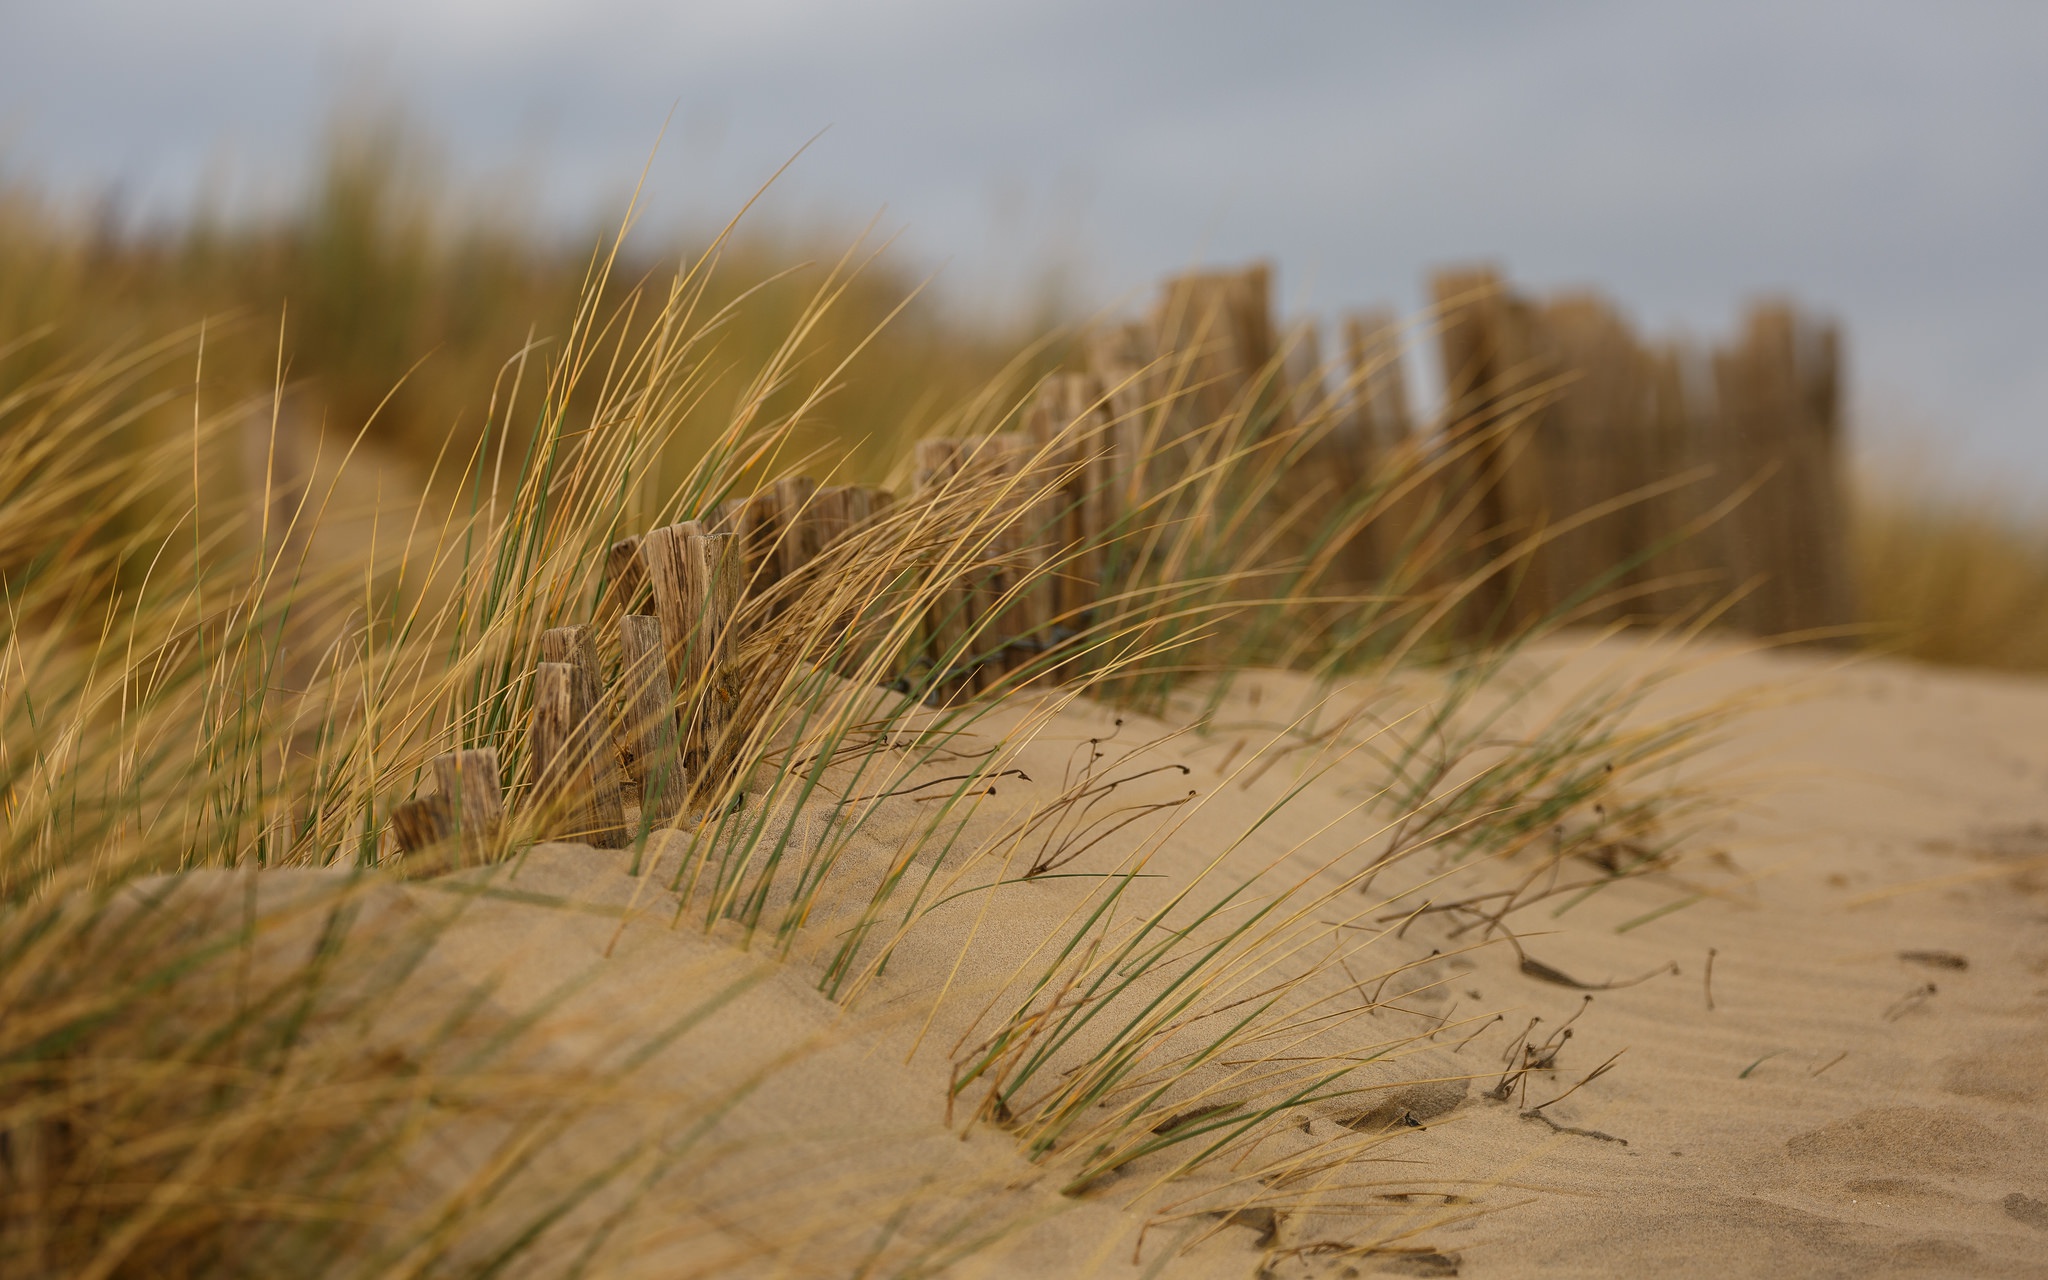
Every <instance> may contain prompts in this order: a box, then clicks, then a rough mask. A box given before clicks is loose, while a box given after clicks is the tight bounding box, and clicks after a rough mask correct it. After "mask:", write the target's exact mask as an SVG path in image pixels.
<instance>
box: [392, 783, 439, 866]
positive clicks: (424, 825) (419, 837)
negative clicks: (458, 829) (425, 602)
mask: <svg viewBox="0 0 2048 1280" xmlns="http://www.w3.org/2000/svg"><path fill="white" fill-rule="evenodd" d="M391 832H392V834H393V835H395V836H397V837H398V847H399V849H400V850H401V851H403V852H404V853H406V854H409V855H418V854H422V853H425V852H426V851H427V850H429V849H432V848H433V847H434V846H435V845H438V844H440V843H441V842H442V841H444V840H447V839H449V838H451V837H452V836H454V834H455V804H454V801H453V800H452V799H451V798H450V797H448V796H445V795H428V796H421V797H419V798H418V799H416V800H407V801H405V802H404V803H403V804H400V805H398V806H396V807H394V808H393V809H392V810H391Z"/></svg>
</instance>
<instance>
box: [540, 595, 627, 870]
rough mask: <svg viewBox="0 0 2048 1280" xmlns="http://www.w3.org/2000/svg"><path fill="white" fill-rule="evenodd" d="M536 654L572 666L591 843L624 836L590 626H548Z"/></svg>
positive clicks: (615, 762) (602, 688) (601, 675)
mask: <svg viewBox="0 0 2048 1280" xmlns="http://www.w3.org/2000/svg"><path fill="white" fill-rule="evenodd" d="M540 652H541V658H542V660H543V661H546V662H561V663H567V664H568V665H569V666H571V667H574V668H575V670H576V703H575V712H576V717H577V723H578V724H579V725H580V726H581V727H580V729H579V732H580V733H581V734H582V735H583V737H584V738H585V739H587V745H586V746H585V748H584V750H585V752H586V754H587V756H588V759H589V761H590V788H591V806H592V808H591V812H592V815H593V816H594V818H595V819H596V823H597V825H596V827H595V828H594V829H593V830H594V834H593V836H592V838H591V841H590V843H592V844H594V845H597V846H599V847H600V848H608V849H612V848H618V847H619V846H618V845H615V844H611V843H609V841H610V840H611V839H612V838H613V836H612V834H611V833H614V832H616V833H617V838H618V839H620V840H623V839H624V838H625V832H626V808H625V803H624V801H623V799H622V798H621V796H620V794H619V760H618V755H617V753H616V751H615V750H614V746H613V739H614V724H613V721H612V715H611V707H610V705H609V699H607V698H606V697H605V684H604V673H603V670H602V669H601V668H600V667H599V666H598V663H597V645H596V644H595V642H593V641H592V640H591V637H590V628H589V627H581V626H578V627H551V628H549V629H548V630H546V631H543V632H542V633H541V637H540Z"/></svg>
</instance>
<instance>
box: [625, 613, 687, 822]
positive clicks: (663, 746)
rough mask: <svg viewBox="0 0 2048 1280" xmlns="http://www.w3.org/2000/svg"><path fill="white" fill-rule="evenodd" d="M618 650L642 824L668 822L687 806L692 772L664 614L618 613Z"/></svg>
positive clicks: (626, 728) (626, 736)
mask: <svg viewBox="0 0 2048 1280" xmlns="http://www.w3.org/2000/svg"><path fill="white" fill-rule="evenodd" d="M619 655H620V664H619V666H620V669H619V688H620V693H621V695H622V701H623V703H624V705H625V716H624V723H623V729H624V736H625V738H626V740H627V741H628V742H630V743H631V744H632V748H633V761H634V764H635V766H636V769H635V772H636V774H637V780H638V782H639V784H640V825H641V826H642V827H645V828H653V827H658V826H663V825H665V824H667V823H668V822H670V821H671V820H672V819H674V817H675V816H676V814H677V813H679V812H680V811H681V810H682V804H683V793H684V790H685V784H686V782H687V776H686V775H685V774H684V772H683V761H682V754H681V752H680V751H679V750H678V749H677V746H676V699H675V687H674V686H673V685H672V684H670V683H669V678H668V663H667V659H666V654H665V652H664V646H663V644H662V637H661V620H660V619H659V618H654V617H649V616H648V615H646V614H640V613H629V614H627V615H626V616H625V617H623V618H621V619H619Z"/></svg>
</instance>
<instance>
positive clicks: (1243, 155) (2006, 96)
mask: <svg viewBox="0 0 2048 1280" xmlns="http://www.w3.org/2000/svg"><path fill="white" fill-rule="evenodd" d="M366 81H367V82H370V83H371V84H372V85H373V86H374V87H376V88H378V89H380V90H382V91H385V92H387V93H396V94H397V95H398V96H400V97H402V98H403V99H404V100H405V101H406V102H407V103H409V104H410V105H411V107H412V108H413V109H414V111H415V114H416V115H418V116H419V117H420V118H421V120H422V121H423V122H424V123H425V124H426V125H427V126H428V128H429V129H430V130H431V131H432V132H433V133H434V134H436V135H437V136H438V137H439V138H440V139H441V140H442V141H443V142H444V143H445V144H446V145H447V148H448V150H449V151H450V152H451V153H452V154H453V155H454V157H455V158H456V159H457V160H458V162H460V163H461V164H464V165H466V166H472V167H474V168H475V169H476V170H478V171H481V170H484V169H490V168H504V167H507V166H513V165H519V166H524V167H525V168H526V170H527V171H528V172H530V173H533V174H536V175H538V176H539V178H540V182H539V184H538V186H537V188H536V200H537V203H538V205H539V206H540V207H539V208H538V209H537V213H539V214H540V215H541V216H544V217H548V218H551V219H553V220H556V221H558V222H576V223H578V224H579V225H580V220H581V219H583V218H587V217H589V216H591V215H592V214H593V213H594V212H595V211H596V210H598V209H600V208H609V207H613V206H615V205H616V203H617V202H618V201H619V200H620V199H621V197H622V195H623V193H624V192H625V191H626V190H627V189H628V188H629V187H630V185H631V183H632V181H633V180H634V178H635V177H636V176H637V175H638V173H639V170H640V166H641V163H642V161H643V160H644V159H645V157H646V155H647V152H648V149H649V147H650V146H651V144H652V143H653V141H654V139H655V136H656V133H657V132H658V130H659V129H660V127H661V124H662V121H663V119H664V118H665V117H667V116H668V114H669V111H670V108H671V106H674V107H675V109H676V114H675V123H674V125H673V126H672V128H671V131H670V134H669V138H668V141H667V142H666V143H665V144H664V147H663V150H662V153H661V155H660V157H659V159H658V161H657V172H656V177H655V183H654V190H655V195H656V204H655V209H656V212H657V214H658V215H661V216H668V217H688V218H694V219H707V218H710V217H712V216H714V215H719V216H722V215H724V214H726V213H729V212H731V211H733V210H734V209H735V208H737V206H738V205H739V203H741V202H742V201H743V200H744V199H745V198H746V196H747V195H748V194H750V193H751V191H752V190H753V188H754V187H755V186H756V185H757V184H758V183H759V182H760V181H761V180H762V179H763V178H765V177H766V176H767V175H768V174H769V173H771V172H773V170H774V169H775V168H776V167H777V166H778V165H780V164H781V162H782V161H783V160H784V159H786V158H787V157H788V156H789V155H790V154H791V153H792V152H793V151H795V150H796V149H797V148H798V147H799V146H801V145H802V144H803V143H804V142H805V141H806V140H807V139H809V138H810V137H812V136H813V135H814V134H817V133H818V132H819V131H820V130H826V132H825V134H824V136H823V137H822V138H820V139H819V140H818V142H817V143H816V144H815V145H814V146H813V147H812V148H811V150H810V151H809V152H808V153H807V154H805V155H804V156H803V157H802V159H800V160H799V161H798V162H797V165H796V167H795V169H794V170H793V172H792V174H791V175H790V177H789V178H788V179H787V180H786V181H785V182H784V183H783V184H781V185H779V186H778V188H777V189H776V191H775V192H774V193H773V194H772V195H771V198H770V201H769V208H768V214H769V216H770V218H771V219H772V220H775V221H779V222H796V223H807V222H810V221H812V220H814V219H837V220H842V221H852V222H855V223H858V222H862V221H865V220H866V219H867V218H868V217H869V216H871V215H873V214H875V213H876V212H877V211H880V212H881V213H882V225H883V226H884V227H885V228H887V229H889V230H892V231H896V230H900V231H901V233H902V239H901V241H900V245H901V248H902V251H903V252H904V253H905V254H906V255H907V256H908V257H909V258H910V259H911V260H913V261H915V262H919V263H929V264H932V265H942V266H943V271H942V274H941V277H940V278H941V281H942V283H943V284H944V285H945V286H947V287H949V288H950V289H952V290H953V292H954V293H955V295H956V296H960V297H985V296H988V295H989V294H990V293H991V291H995V290H999V289H1002V288H1007V287H1012V286H1014V285H1015V283H1016V282H1017V281H1018V280H1020V279H1025V278H1029V277H1031V276H1032V275H1034V274H1035V273H1037V272H1038V271H1040V270H1041V269H1042V268H1043V267H1044V266H1045V265H1046V264H1047V263H1048V262H1054V261H1056V262H1058V263H1060V264H1063V265H1067V266H1070V267H1073V268H1075V269H1076V272H1077V274H1076V281H1075V282H1076V286H1077V287H1078V288H1079V289H1080V291H1081V292H1082V293H1083V294H1084V296H1086V297H1089V298H1092V299H1100V300H1107V299H1110V298H1114V297H1116V296H1119V295H1123V294H1126V293H1129V292H1132V291H1134V290H1138V289H1140V288H1142V287H1143V286H1145V285H1146V284H1148V283H1149V282H1150V281H1151V279H1152V278H1153V277H1155V276H1157V275H1158V274H1160V273H1162V272H1164V271H1168V270H1171V269H1174V268H1177V267H1180V266H1183V265H1186V264H1188V263H1190V262H1193V261H1196V260H1210V261H1232V260H1236V259H1240V258H1244V257H1248V256H1252V255H1260V254H1264V255H1271V256H1272V257H1274V258H1275V259H1277V261H1278V262H1279V264H1280V270H1281V278H1282V283H1283V287H1284V289H1285V291H1286V296H1287V299H1288V301H1289V303H1290V305H1293V306H1297V307H1304V308H1311V309H1316V310H1323V311H1327V310H1332V309H1335V308H1338V307H1342V306H1347V305H1353V304H1359V303H1369V302H1374V301H1382V300H1385V301H1392V302H1395V303H1398V304H1401V305H1404V306H1412V305H1414V304H1416V303H1417V302H1418V301H1419V299H1420V295H1421V281H1422V278H1423V275H1424V273H1425V272H1426V270H1427V269H1428V268H1429V267H1430V266H1431V265H1433V264H1438V263H1444V262H1451V261H1458V260H1468V259H1472V258H1476V257H1484V258H1490V259H1494V260H1497V261H1499V262H1501V263H1503V264H1504V265H1505V266H1506V267H1507V268H1508V269H1509V270H1510V272H1511V273H1512V274H1513V275H1514V276H1515V277H1516V278H1517V279H1519V280H1522V281H1525V282H1527V283H1529V284H1532V285H1535V286H1539V287H1551V286H1558V285H1566V284H1579V283H1591V284H1595V285H1597V286H1599V287H1600V288H1602V289H1604V290H1605V291H1607V292H1608V293H1610V294H1611V295H1613V296H1614V297H1616V298H1618V299H1619V300H1620V301H1621V302H1622V303H1623V305H1624V306H1625V307H1627V308H1628V309H1629V310H1630V311H1632V312H1633V313H1634V314H1635V315H1636V316H1637V317H1638V318H1639V319H1640V320H1642V321H1643V322H1645V323H1647V324H1650V325H1654V326H1660V327H1683V328H1686V329H1689V330H1692V331H1695V332H1702V333H1719V332H1722V331H1725V330H1726V329H1727V328H1728V327H1729V325H1730V324H1731V323H1732V320H1733V317H1734V315H1735V313H1736V311H1737V310H1738V308H1739V306H1740V304H1741V302H1742V301H1743V299H1745V298H1746V297H1748V296H1751V295H1753V294H1756V293H1758V292H1765V291H1787V292H1790V293H1792V294H1794V295H1795V296H1797V297H1799V298H1800V299H1802V300H1804V301H1805V302H1807V303H1808V304H1810V305H1812V306H1814V307H1816V308H1820V309H1824V310H1827V311H1831V312H1833V313H1834V314H1837V315H1839V316H1840V317H1842V318H1843V319H1844V320H1845V322H1846V323H1847V325H1848V329H1849V334H1850V338H1851V352H1852V359H1853V361H1854V368H1853V373H1854V379H1855V388H1856V399H1857V408H1858V414H1859V419H1860V421H1861V423H1862V424H1863V425H1864V426H1865V427H1866V428H1868V429H1871V430H1873V431H1877V430H1896V429H1898V428H1899V427H1901V426H1906V427H1912V428H1917V429H1918V430H1920V431H1921V432H1922V434H1924V435H1926V436H1929V437H1936V438H1938V439H1940V440H1943V441H1947V442H1951V443H1952V444H1953V445H1954V447H1955V450H1956V452H1957V453H1958V454H1959V455H1960V456H1962V457H1964V458H1966V459H1967V460H1968V461H1967V463H1966V465H1967V466H1968V467H1970V468H1971V469H1973V470H1974V471H1975V473H1976V474H1978V475H1981V476H1991V477H2003V478H2004V479H2006V480H2008V481H2009V482H2012V483H2016V484H2024V485H2026V486H2028V487H2030V488H2031V489H2033V490H2034V491H2035V492H2037V493H2048V358H2044V353H2043V348H2044V339H2048V3H2043V2H2042V0H2029V2H2027V3H2011V4H1998V3H1963V2H1961V0H1949V2H1947V3H1929V4H1907V3H1899V2H1897V0H1858V2H1855V3H1798V2H1794V0H1715V2H1714V3H1710V4H1702V3H1684V4H1679V3H1671V4H1664V3H1646V2H1642V0H1637V2H1634V3H1625V4H1624V3H1574V4H1552V5H1538V4H1529V3H1517V4H1457V3H1426V2H1425V0H1414V2H1413V3H1408V4H1400V5H1395V4H1364V3H1354V4H1343V3H1302V4H1286V3H1280V2H1279V0H1264V2H1262V3H1257V4H1253V3H1242V4H1233V5H1223V4H1211V3H1199V2H1183V3H1150V2H1140V0H1133V2H1130V3H1118V2H1117V0H1094V2H1093V3H1073V2H1069V0H1001V2H995V0H990V2H987V3H969V2H968V0H953V2H952V3H940V2H939V0H873V2H870V3H853V2H851V0H840V2H832V0H726V2H725V3H718V4H699V3H687V2H680V0H667V2H665V3H657V2H655V0H349V2H348V3H323V4H317V5H316V4H298V3H288V2H285V0H0V158H4V160H5V163H6V164H7V165H8V166H9V167H10V168H13V169H14V170H16V171H17V172H25V173H28V174H31V175H34V176H36V177H38V178H40V179H42V180H45V181H48V182H50V183H52V184H55V185H57V186H59V187H60V188H65V189H72V190H104V189H108V188H115V189H118V190H119V191H120V192H121V193H122V194H123V196H124V198H125V199H127V200H128V201H130V202H131V203H132V204H133V205H134V206H135V207H137V208H141V209H147V210H155V211H158V212H163V211H175V210H177V209H180V208H183V207H185V204H186V202H187V201H189V199H190V197H191V194H192V193H193V192H194V191H195V190H196V189H198V188H199V187H200V186H201V185H202V184H210V183H218V182H219V181H220V179H221V175H223V174H226V175H228V176H229V177H231V178H232V179H233V184H234V185H233V186H232V187H231V190H233V191H235V192H238V193H240V194H239V195H238V196H237V197H236V198H238V199H246V198H253V197H255V196H258V195H262V194H264V193H268V194H269V195H271V196H272V197H275V196H276V195H277V194H278V193H280V192H285V191H288V190H290V189H291V188H292V187H293V185H294V184H295V183H296V182H297V180H298V178H299V177H300V175H301V174H302V173H303V165H304V163H305V157H306V155H307V151H308V143H309V141H310V140H312V139H313V138H315V137H316V136H317V134H318V131H319V128H320V126H321V124H322V122H323V120H324V118H325V117H326V116H327V114H328V113H329V111H330V110H331V108H332V107H333V105H334V103H335V102H336V100H337V98H339V97H341V96H344V95H346V94H348V93H349V92H351V91H353V90H356V89H360V88H361V87H362V85H363V83H364V82H366Z"/></svg>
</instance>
